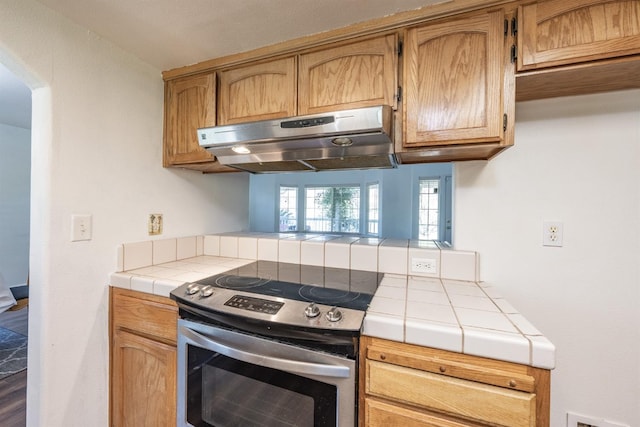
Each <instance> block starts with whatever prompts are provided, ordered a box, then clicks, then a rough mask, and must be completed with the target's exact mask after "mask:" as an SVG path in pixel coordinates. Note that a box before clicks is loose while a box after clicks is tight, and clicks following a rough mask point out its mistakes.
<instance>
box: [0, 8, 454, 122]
mask: <svg viewBox="0 0 640 427" xmlns="http://www.w3.org/2000/svg"><path fill="white" fill-rule="evenodd" d="M38 1H39V2H40V3H42V4H44V5H46V6H47V7H49V8H51V9H54V10H55V11H57V12H59V13H60V14H62V15H64V16H66V17H67V18H69V19H70V20H72V21H74V22H76V23H77V24H78V25H80V26H82V27H83V28H87V29H89V30H91V31H93V32H94V33H96V34H98V35H100V36H101V37H104V38H105V39H108V40H110V41H112V42H113V43H115V44H116V45H118V46H120V47H121V48H123V49H124V50H126V51H128V52H130V53H132V54H134V55H136V56H137V57H138V58H140V59H141V60H143V61H144V62H147V63H149V64H151V65H152V66H154V67H156V68H158V69H159V70H161V71H165V70H170V69H172V68H178V67H182V66H185V65H190V64H194V63H197V62H202V61H205V60H207V59H212V58H217V57H220V56H225V55H229V54H233V53H239V52H245V51H248V50H252V49H255V48H258V47H262V46H268V45H271V44H274V43H278V42H281V41H285V40H291V39H294V38H298V37H302V36H306V35H310V34H316V33H320V32H323V31H327V30H331V29H335V28H341V27H345V26H347V25H350V24H353V23H357V22H362V21H367V20H369V19H373V18H378V17H382V16H387V15H391V14H394V13H397V12H402V11H407V10H412V9H417V8H420V7H423V6H427V5H429V4H434V3H440V2H442V1H443V0H82V1H78V0H38ZM12 77H13V76H12V75H10V73H8V72H7V71H6V69H5V68H4V67H1V66H0V99H2V102H0V123H7V124H9V123H10V122H8V120H10V121H11V123H13V122H15V123H22V124H24V123H25V120H28V122H29V123H30V120H31V112H30V111H31V97H30V92H28V94H29V97H28V98H29V99H28V102H27V101H26V100H25V98H24V97H25V94H26V93H25V91H24V87H23V88H19V87H17V88H13V87H12V85H15V83H16V82H15V78H13V79H12ZM27 91H28V89H27ZM27 104H28V114H26V113H25V112H24V111H23V108H21V109H17V110H16V109H15V108H14V107H15V106H21V107H24V106H26V105H27ZM19 114H22V116H23V117H21V118H16V117H12V116H15V115H19ZM25 114H26V116H28V119H27V118H26V117H24V116H25ZM14 126H15V124H14ZM20 126H21V127H25V126H23V125H20Z"/></svg>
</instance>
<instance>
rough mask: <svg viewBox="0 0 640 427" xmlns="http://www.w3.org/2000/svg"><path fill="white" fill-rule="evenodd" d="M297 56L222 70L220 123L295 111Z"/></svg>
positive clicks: (257, 118) (279, 115)
mask: <svg viewBox="0 0 640 427" xmlns="http://www.w3.org/2000/svg"><path fill="white" fill-rule="evenodd" d="M296 76H297V74H296V59H295V57H289V58H283V59H277V60H274V61H269V62H263V63H258V64H253V65H248V66H245V67H239V68H233V69H230V70H226V71H221V72H220V74H219V78H220V90H219V96H220V98H219V101H218V124H219V125H227V124H232V123H241V122H251V121H256V120H268V119H277V118H282V117H290V116H295V115H296V110H297V102H296V99H297V90H296Z"/></svg>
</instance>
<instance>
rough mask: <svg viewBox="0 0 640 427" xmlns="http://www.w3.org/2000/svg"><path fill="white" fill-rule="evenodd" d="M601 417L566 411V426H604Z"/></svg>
mask: <svg viewBox="0 0 640 427" xmlns="http://www.w3.org/2000/svg"><path fill="white" fill-rule="evenodd" d="M603 423H604V420H603V419H602V418H595V417H588V416H586V415H580V414H574V413H573V412H567V427H604V425H603Z"/></svg>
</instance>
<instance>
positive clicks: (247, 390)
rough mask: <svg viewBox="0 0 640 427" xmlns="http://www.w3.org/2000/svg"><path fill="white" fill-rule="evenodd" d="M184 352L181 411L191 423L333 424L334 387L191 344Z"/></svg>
mask: <svg viewBox="0 0 640 427" xmlns="http://www.w3.org/2000/svg"><path fill="white" fill-rule="evenodd" d="M188 351H189V353H190V355H189V360H190V367H189V370H188V371H189V377H188V379H187V394H188V402H189V403H188V405H189V406H190V407H189V408H188V409H187V413H188V421H189V422H190V423H191V424H193V425H194V426H215V427H231V426H234V427H236V426H237V427H246V426H261V427H262V426H264V427H284V426H296V427H307V426H309V427H313V426H318V427H324V426H335V425H336V411H337V389H336V387H335V386H333V385H330V384H326V383H323V382H320V381H316V380H313V379H309V378H306V377H302V376H299V375H295V374H291V373H287V372H283V371H279V370H275V369H271V368H265V367H262V366H258V365H253V364H249V363H245V362H241V361H238V360H235V359H232V358H229V357H226V356H223V355H221V354H218V353H214V352H211V351H209V350H204V349H201V348H197V347H193V346H188ZM192 362H195V364H194V365H191V363H192Z"/></svg>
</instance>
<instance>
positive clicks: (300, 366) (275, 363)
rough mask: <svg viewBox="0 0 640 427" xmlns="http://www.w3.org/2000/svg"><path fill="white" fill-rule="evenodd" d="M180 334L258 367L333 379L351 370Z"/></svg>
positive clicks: (195, 334) (183, 330)
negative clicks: (275, 355) (267, 354)
mask: <svg viewBox="0 0 640 427" xmlns="http://www.w3.org/2000/svg"><path fill="white" fill-rule="evenodd" d="M180 333H181V334H183V335H184V336H185V337H187V338H189V339H190V340H191V341H192V342H193V343H194V344H195V345H197V346H199V347H202V348H205V349H207V350H211V351H215V352H216V353H220V354H222V355H225V356H227V357H230V358H232V359H236V360H240V361H243V362H247V363H251V364H254V365H258V366H264V367H267V368H273V369H277V370H280V371H285V372H291V373H296V374H306V375H319V376H323V377H333V378H349V376H350V374H351V370H350V368H349V367H348V366H338V365H328V364H321V363H310V362H304V361H301V360H289V359H282V358H279V357H273V356H264V355H259V354H254V353H251V352H248V351H245V350H241V349H238V348H234V347H232V346H230V345H226V344H222V343H220V342H217V341H214V340H212V339H211V338H209V337H207V336H205V335H202V334H200V333H198V332H196V331H194V330H193V329H190V328H181V330H180Z"/></svg>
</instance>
